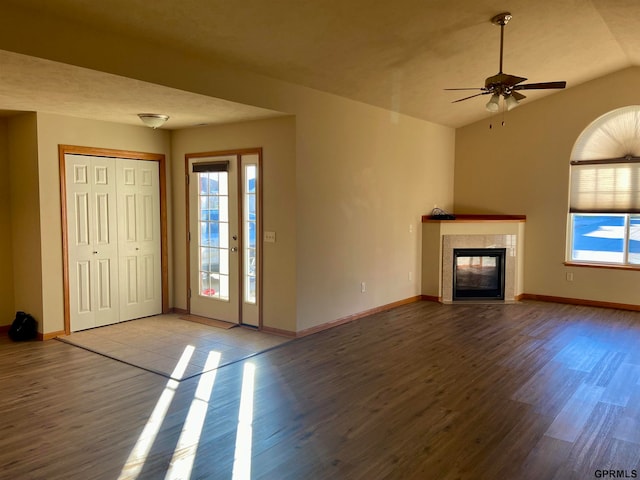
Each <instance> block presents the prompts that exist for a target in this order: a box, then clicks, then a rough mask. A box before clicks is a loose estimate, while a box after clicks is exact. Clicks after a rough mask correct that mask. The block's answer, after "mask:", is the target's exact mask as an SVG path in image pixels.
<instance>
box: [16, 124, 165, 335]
mask: <svg viewBox="0 0 640 480" xmlns="http://www.w3.org/2000/svg"><path fill="white" fill-rule="evenodd" d="M37 128H38V135H37V139H35V138H34V139H33V142H34V146H36V147H34V148H37V159H38V165H37V171H36V172H33V175H34V178H35V179H36V181H38V179H39V192H40V205H39V215H38V212H35V215H34V217H35V218H38V216H39V221H40V225H39V229H40V231H41V235H42V245H41V251H40V256H41V263H42V268H41V271H42V274H41V279H42V309H43V317H42V321H43V326H44V330H43V331H44V332H45V333H50V332H58V331H61V330H63V329H64V316H63V311H64V310H63V308H64V304H63V282H62V227H61V217H60V212H61V209H60V176H59V163H58V145H59V144H65V145H78V146H85V147H95V148H110V149H117V150H128V151H137V152H149V153H161V154H165V155H166V158H167V165H169V164H170V153H171V152H170V147H169V145H170V133H169V132H167V131H164V130H152V129H150V128H147V127H144V126H140V127H133V126H129V125H120V124H116V123H110V122H100V121H95V120H86V119H81V118H72V117H65V116H60V115H52V114H45V113H39V114H38V115H37ZM11 141H12V142H13V137H12V138H11ZM23 143H24V142H21V144H23ZM12 161H14V159H12ZM167 179H168V181H167V183H168V185H167V187H168V196H170V195H171V181H170V175H169V173H168V172H167ZM12 187H13V185H12ZM168 214H169V222H171V208H169V212H168ZM14 222H15V218H14ZM15 250H16V245H15V244H14V251H15ZM169 253H170V255H171V242H169ZM34 271H35V272H38V271H39V269H36V270H34ZM34 276H36V277H37V275H34ZM169 277H171V269H170V271H169ZM17 288H18V285H16V289H17ZM170 302H171V299H170ZM18 307H19V305H18V303H17V302H16V308H18Z"/></svg>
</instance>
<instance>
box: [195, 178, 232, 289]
mask: <svg viewBox="0 0 640 480" xmlns="http://www.w3.org/2000/svg"><path fill="white" fill-rule="evenodd" d="M228 182H229V180H228V174H227V172H201V173H198V185H199V192H198V202H199V214H198V220H199V222H198V223H199V235H198V241H199V247H200V248H199V257H200V258H199V270H200V275H199V278H200V288H199V294H200V295H201V296H204V297H210V298H217V299H220V300H229V191H228Z"/></svg>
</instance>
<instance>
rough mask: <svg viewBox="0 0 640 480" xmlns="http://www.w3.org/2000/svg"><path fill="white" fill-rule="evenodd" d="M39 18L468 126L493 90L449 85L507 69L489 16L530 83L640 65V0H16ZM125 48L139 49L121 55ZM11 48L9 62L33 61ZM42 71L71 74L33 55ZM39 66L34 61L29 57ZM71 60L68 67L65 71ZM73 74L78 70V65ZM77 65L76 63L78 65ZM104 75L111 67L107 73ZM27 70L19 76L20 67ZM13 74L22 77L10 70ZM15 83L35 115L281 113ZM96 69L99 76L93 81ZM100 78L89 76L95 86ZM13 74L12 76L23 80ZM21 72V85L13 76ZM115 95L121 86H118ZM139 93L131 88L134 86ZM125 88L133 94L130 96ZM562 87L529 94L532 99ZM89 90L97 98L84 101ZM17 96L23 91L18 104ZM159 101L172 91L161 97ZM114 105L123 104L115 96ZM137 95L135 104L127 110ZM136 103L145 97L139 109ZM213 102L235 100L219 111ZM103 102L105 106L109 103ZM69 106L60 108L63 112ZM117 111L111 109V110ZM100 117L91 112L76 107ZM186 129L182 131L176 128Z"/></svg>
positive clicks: (2, 98) (175, 95) (144, 91)
mask: <svg viewBox="0 0 640 480" xmlns="http://www.w3.org/2000/svg"><path fill="white" fill-rule="evenodd" d="M4 3H5V4H7V5H9V4H10V5H11V6H12V8H15V9H22V10H24V11H25V12H26V13H28V14H30V15H39V16H50V17H52V18H60V19H66V20H69V21H72V22H75V23H80V24H85V25H87V26H89V27H95V28H100V29H108V30H110V31H113V32H115V33H117V34H119V35H122V36H123V37H130V38H132V39H137V40H139V41H148V42H153V43H154V44H156V45H158V46H160V47H161V46H163V45H165V46H167V47H171V48H178V49H180V50H181V51H183V52H185V54H192V55H198V56H200V57H206V58H211V59H212V60H213V59H221V60H224V61H226V62H229V63H231V64H234V65H236V66H238V67H241V68H243V69H247V70H251V71H254V72H257V73H261V74H263V75H267V76H269V77H273V78H276V79H281V80H285V81H288V82H292V83H296V84H300V85H304V86H308V87H311V88H315V89H318V90H322V91H326V92H331V93H334V94H337V95H340V96H344V97H348V98H351V99H355V100H358V101H362V102H365V103H368V104H371V105H376V106H380V107H383V108H387V109H389V110H393V111H399V112H401V113H404V114H407V115H411V116H414V117H417V118H421V119H425V120H428V121H432V122H436V123H439V124H443V125H448V126H453V127H458V126H462V125H465V124H468V123H471V122H474V121H477V120H479V119H481V118H484V117H486V116H488V112H486V110H485V109H484V104H485V103H486V100H487V98H486V97H484V96H482V97H478V98H474V99H470V100H467V101H464V102H460V103H454V104H452V103H451V102H452V101H453V100H456V99H457V98H461V97H462V96H466V95H468V94H472V93H473V92H469V93H467V92H450V91H445V90H444V89H445V88H449V87H481V86H483V85H484V79H485V78H486V77H489V76H491V75H494V74H495V73H497V72H498V55H499V45H500V43H499V40H500V30H499V28H497V27H496V26H494V25H492V24H491V23H490V19H491V17H493V16H494V15H496V14H498V13H500V12H504V11H509V12H511V13H512V14H513V19H512V20H511V22H510V23H509V24H508V25H507V27H506V29H505V48H504V68H503V69H504V71H505V72H507V73H510V74H514V75H519V76H522V77H527V78H528V81H529V82H545V81H556V80H566V81H567V88H571V87H573V86H576V85H578V84H580V83H583V82H586V81H589V80H591V79H594V78H597V77H600V76H602V75H605V74H607V73H610V72H613V71H616V70H620V69H623V68H626V67H630V66H639V65H640V2H638V1H637V0H537V1H531V0H503V1H495V0H394V1H387V0H385V1H381V0H373V1H372V0H308V1H300V0H269V1H265V0H243V1H242V2H234V1H229V0H181V1H179V2H178V1H175V0H154V1H149V0H104V1H100V2H98V1H93V0H56V1H50V0H5V1H4ZM122 54H123V55H126V52H123V53H122ZM26 60H28V59H23V58H21V57H20V56H15V55H9V54H3V55H0V72H1V69H2V68H5V67H4V66H3V65H5V66H7V68H9V67H11V65H13V67H14V68H15V69H16V71H17V69H18V67H17V64H18V63H20V62H22V61H26ZM29 61H30V62H31V68H45V67H46V68H51V69H53V70H55V69H56V68H60V67H59V66H56V65H54V64H53V63H50V64H49V63H46V62H40V63H38V61H36V60H29ZM27 63H28V62H27ZM64 68H66V67H64ZM69 68H71V67H69ZM74 68H75V67H74ZM100 75H102V74H100ZM16 76H17V77H20V75H18V74H16ZM9 77H11V76H9ZM25 77H26V76H22V79H21V80H18V79H16V78H14V79H13V81H14V82H15V83H16V84H17V85H15V86H12V88H17V89H18V90H19V87H20V86H22V88H27V89H31V93H23V94H22V97H24V98H23V99H22V100H23V102H22V103H19V102H17V101H16V98H18V99H19V98H21V94H20V93H18V94H14V95H13V96H11V95H8V94H7V91H8V90H9V88H8V86H5V87H4V88H0V109H16V108H18V107H19V106H20V105H23V107H22V108H24V109H31V110H36V109H38V105H34V106H33V107H25V106H24V105H26V103H25V102H28V101H31V102H32V103H35V102H41V101H45V100H46V102H48V103H47V105H46V111H53V112H57V111H59V112H60V113H64V114H70V115H73V114H74V112H73V110H74V109H82V108H84V109H87V110H90V109H91V107H92V106H95V108H96V109H97V111H100V112H103V114H104V117H105V119H108V120H115V121H117V118H118V116H119V115H120V112H123V111H127V112H131V111H141V110H143V109H144V106H145V102H146V104H153V97H154V96H161V97H162V102H165V103H166V108H165V109H164V112H165V113H169V114H172V113H175V114H177V115H178V118H181V119H182V120H183V121H182V123H176V124H174V125H177V126H187V125H192V124H195V123H208V122H210V121H221V118H220V115H221V113H220V112H221V111H222V112H223V113H224V114H225V115H227V114H228V115H229V119H231V120H238V119H242V118H259V117H261V116H266V115H270V114H271V113H272V112H269V111H266V110H262V109H255V108H253V107H245V106H239V105H233V104H231V103H230V102H229V103H226V102H224V101H221V100H217V99H204V98H199V97H200V96H193V97H190V94H187V93H185V92H180V91H171V90H170V89H165V87H157V86H152V85H148V84H144V83H143V82H135V81H132V82H134V83H131V86H132V87H134V88H129V89H128V90H129V92H132V91H135V92H137V93H136V94H135V95H123V87H124V84H123V83H122V82H127V81H128V80H127V79H118V80H116V79H112V81H109V82H107V83H106V87H104V86H103V89H102V93H101V95H100V96H99V97H97V98H96V96H95V95H93V96H91V95H89V93H90V92H91V88H76V89H75V90H74V95H75V96H74V98H73V99H71V98H70V95H69V92H68V85H64V82H62V84H60V85H56V78H58V77H59V78H60V79H62V78H63V77H64V76H63V75H53V76H49V77H48V80H47V82H46V84H45V85H44V88H46V92H47V93H48V95H47V96H46V98H40V99H38V96H34V95H35V94H34V92H35V91H37V90H38V89H39V88H40V87H39V86H38V82H40V81H42V79H40V80H38V79H33V78H32V79H30V80H27V79H26V78H25ZM94 77H95V78H94ZM98 77H99V75H98V74H95V75H94V74H92V73H90V72H84V73H83V74H82V81H83V82H86V85H87V86H90V85H91V82H93V81H98ZM11 78H13V77H11ZM11 78H9V79H8V82H9V84H10V83H11ZM111 88H112V89H113V91H111V90H109V89H111ZM124 90H125V91H126V90H127V88H124ZM118 91H119V92H120V93H118ZM555 92H556V91H555V90H548V91H527V92H524V93H526V95H527V99H526V100H524V101H523V102H531V101H535V99H537V98H540V97H542V96H545V95H553V94H554V93H555ZM83 96H84V97H85V98H83ZM10 98H13V104H11V101H10ZM158 98H160V97H158ZM110 102H112V104H110ZM128 102H131V104H128ZM136 102H137V103H136ZM203 102H204V103H205V104H206V102H212V103H216V104H217V106H221V107H224V108H222V109H221V110H216V112H218V113H216V115H218V118H210V117H209V116H210V115H211V111H212V110H211V109H208V108H207V109H205V108H201V107H202V105H203ZM98 104H99V106H98ZM56 105H57V106H56ZM109 111H111V112H112V115H111V116H109ZM75 114H76V115H78V116H87V114H86V112H81V111H80V112H76V113H75ZM173 128H177V127H176V126H174V127H173Z"/></svg>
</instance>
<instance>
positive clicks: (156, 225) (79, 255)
mask: <svg viewBox="0 0 640 480" xmlns="http://www.w3.org/2000/svg"><path fill="white" fill-rule="evenodd" d="M158 173H159V172H158V164H157V162H151V161H140V160H128V159H114V158H105V157H93V156H87V155H73V154H67V155H65V175H66V179H65V180H66V182H65V183H66V207H67V238H68V246H67V247H68V259H69V265H68V267H69V268H68V272H69V310H70V311H69V315H70V324H71V331H78V330H84V329H87V328H92V327H99V326H103V325H109V324H113V323H117V322H121V321H124V320H130V319H132V318H140V317H145V316H150V315H156V314H159V313H161V311H162V284H161V277H162V275H161V267H160V264H161V258H160V255H161V253H160V200H159V198H160V194H159V175H158Z"/></svg>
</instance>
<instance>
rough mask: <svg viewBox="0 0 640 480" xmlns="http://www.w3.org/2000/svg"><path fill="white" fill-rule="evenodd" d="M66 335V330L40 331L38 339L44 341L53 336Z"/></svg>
mask: <svg viewBox="0 0 640 480" xmlns="http://www.w3.org/2000/svg"><path fill="white" fill-rule="evenodd" d="M64 335H66V333H65V331H64V330H59V331H57V332H48V333H41V332H38V340H42V341H44V340H51V339H52V338H56V337H60V336H64Z"/></svg>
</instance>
